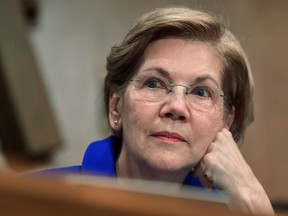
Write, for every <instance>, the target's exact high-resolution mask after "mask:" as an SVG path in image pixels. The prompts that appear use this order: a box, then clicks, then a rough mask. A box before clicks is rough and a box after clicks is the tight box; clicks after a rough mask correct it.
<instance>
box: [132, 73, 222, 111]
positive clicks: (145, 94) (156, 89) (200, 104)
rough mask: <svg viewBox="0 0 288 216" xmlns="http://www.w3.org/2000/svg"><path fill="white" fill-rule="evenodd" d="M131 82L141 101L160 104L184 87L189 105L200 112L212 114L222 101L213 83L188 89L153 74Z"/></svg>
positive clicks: (143, 75) (197, 84) (203, 83)
mask: <svg viewBox="0 0 288 216" xmlns="http://www.w3.org/2000/svg"><path fill="white" fill-rule="evenodd" d="M131 81H133V82H134V83H135V87H136V88H135V93H136V95H135V96H137V97H136V98H137V99H139V100H145V101H148V102H160V101H161V100H163V99H166V98H168V97H170V95H171V94H173V91H174V90H175V88H176V87H182V88H184V90H185V96H186V100H187V101H188V104H189V105H190V106H191V107H192V108H194V109H196V110H198V111H202V112H211V111H213V110H214V109H215V107H216V106H217V105H219V104H220V101H221V94H220V92H221V91H220V90H219V89H218V88H217V86H216V85H214V84H212V83H211V82H206V83H205V82H200V83H194V84H192V85H190V86H189V87H186V86H184V85H182V84H172V82H171V80H169V79H168V78H167V77H164V76H163V75H161V74H158V73H151V72H145V73H143V74H140V75H139V76H137V78H135V79H132V80H131ZM183 92H184V91H183Z"/></svg>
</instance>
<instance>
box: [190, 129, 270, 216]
mask: <svg viewBox="0 0 288 216" xmlns="http://www.w3.org/2000/svg"><path fill="white" fill-rule="evenodd" d="M194 173H195V175H196V176H198V177H199V179H200V181H201V182H202V184H203V185H204V186H205V187H208V188H211V187H215V188H217V189H219V190H221V191H223V192H224V193H226V194H227V195H228V196H229V197H230V198H231V203H230V207H231V208H234V209H235V208H236V209H241V210H244V211H246V212H250V213H257V214H259V213H261V214H270V215H274V211H273V208H272V206H271V203H270V201H269V198H268V196H267V195H266V193H265V191H264V189H263V187H262V186H261V184H260V183H259V181H258V180H257V178H256V177H255V175H254V173H253V172H252V170H251V168H250V166H249V165H248V164H247V163H246V161H245V160H244V158H243V156H242V154H241V152H240V151H239V148H238V146H237V144H236V143H235V141H234V139H233V137H232V134H231V133H230V131H228V130H227V129H225V128H224V129H222V130H221V131H219V132H218V134H217V135H216V137H215V139H214V141H213V142H212V143H211V144H210V146H209V147H208V149H207V152H206V154H205V155H204V157H203V158H202V160H201V161H200V163H199V164H198V165H197V167H195V170H194Z"/></svg>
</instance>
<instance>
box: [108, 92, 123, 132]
mask: <svg viewBox="0 0 288 216" xmlns="http://www.w3.org/2000/svg"><path fill="white" fill-rule="evenodd" d="M109 124H110V127H111V128H112V129H113V130H114V131H119V130H120V129H121V97H120V95H119V93H116V92H114V93H111V95H110V97H109Z"/></svg>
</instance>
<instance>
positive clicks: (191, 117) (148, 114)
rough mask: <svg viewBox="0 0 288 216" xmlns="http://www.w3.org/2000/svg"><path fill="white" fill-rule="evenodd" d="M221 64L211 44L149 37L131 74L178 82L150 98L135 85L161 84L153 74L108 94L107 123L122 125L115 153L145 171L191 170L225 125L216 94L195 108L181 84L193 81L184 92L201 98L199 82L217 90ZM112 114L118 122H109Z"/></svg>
mask: <svg viewBox="0 0 288 216" xmlns="http://www.w3.org/2000/svg"><path fill="white" fill-rule="evenodd" d="M221 70H222V65H221V62H220V59H219V57H218V56H217V54H216V52H215V50H214V49H213V48H212V47H209V46H208V45H207V44H205V43H203V42H197V41H189V40H183V39H179V38H166V39H161V40H157V41H155V42H153V43H151V44H150V45H149V46H148V47H147V49H146V51H145V53H144V58H143V63H142V65H141V66H140V68H139V70H138V71H137V73H136V75H135V77H136V78H139V77H140V78H141V79H146V75H147V74H149V76H150V75H151V74H152V75H153V74H156V76H157V77H159V76H160V77H164V79H166V78H167V79H169V80H173V83H174V84H181V86H180V85H178V86H176V87H175V88H174V91H173V93H166V94H165V95H164V96H163V97H161V98H159V100H158V99H155V98H154V99H153V100H151V99H150V98H148V97H150V96H148V94H146V93H143V92H141V91H142V90H141V88H142V87H143V85H145V87H147V88H149V90H151V91H153V90H154V88H155V87H160V88H162V83H159V82H158V80H157V79H156V82H155V80H152V81H151V82H150V81H149V82H148V81H147V83H144V84H143V83H139V82H138V80H135V81H131V83H130V84H129V85H128V87H127V89H126V91H125V92H124V93H123V94H122V95H120V96H119V95H117V93H115V94H114V96H113V97H112V98H111V99H110V100H111V101H112V102H111V101H110V124H111V126H112V128H113V129H115V130H120V129H121V128H122V129H123V148H122V152H121V154H120V157H121V155H122V156H123V157H125V159H124V160H126V161H129V163H130V165H132V166H140V167H143V168H146V169H149V170H150V171H157V172H158V171H163V172H174V171H179V170H183V171H189V170H191V169H192V168H193V167H194V166H195V165H196V164H197V163H198V162H199V161H200V160H201V158H202V157H203V156H204V154H205V152H206V150H207V147H208V146H209V144H210V143H211V142H212V141H213V139H214V137H215V135H216V133H217V132H218V131H219V130H221V129H222V128H223V127H228V125H227V124H226V123H225V121H224V117H223V115H224V107H223V98H222V97H219V98H218V102H219V101H220V102H219V103H217V104H215V106H213V107H212V108H209V109H208V110H201V108H200V109H199V107H198V108H196V107H197V106H196V104H195V106H194V104H193V102H190V103H189V102H188V101H187V96H186V95H185V94H184V93H185V91H184V90H185V88H184V87H183V86H182V85H185V86H189V85H190V84H191V83H197V85H196V86H197V89H193V90H192V91H191V92H190V93H189V94H196V96H198V97H200V99H199V100H201V97H202V96H203V97H206V96H209V94H208V93H209V92H208V91H207V89H206V87H205V88H202V85H203V86H206V85H207V86H208V87H209V86H212V87H213V88H215V89H217V88H218V89H219V90H221V86H222V85H221V84H222V83H221ZM143 77H144V78H143ZM136 78H135V79H136ZM141 81H142V80H141ZM198 83H199V85H198ZM139 86H140V87H139ZM199 86H200V87H199ZM193 88H194V87H193ZM215 89H214V90H215ZM217 93H218V92H217ZM152 94H153V92H152ZM194 96H195V95H194ZM188 97H189V96H188ZM206 99H207V98H205V100H206ZM208 99H209V98H208ZM197 103H199V102H197ZM199 106H200V107H201V105H199ZM203 106H204V105H203ZM205 109H207V108H205ZM114 120H119V124H118V125H116V124H114V123H113V121H114Z"/></svg>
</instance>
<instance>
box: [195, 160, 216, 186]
mask: <svg viewBox="0 0 288 216" xmlns="http://www.w3.org/2000/svg"><path fill="white" fill-rule="evenodd" d="M193 174H194V176H195V177H198V179H199V180H200V182H201V184H202V185H203V186H204V187H205V188H210V189H211V188H213V180H212V175H210V174H209V172H208V170H207V168H206V166H205V164H204V163H203V162H200V163H199V164H198V165H196V166H195V168H194V173H193Z"/></svg>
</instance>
